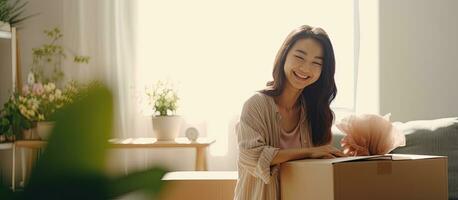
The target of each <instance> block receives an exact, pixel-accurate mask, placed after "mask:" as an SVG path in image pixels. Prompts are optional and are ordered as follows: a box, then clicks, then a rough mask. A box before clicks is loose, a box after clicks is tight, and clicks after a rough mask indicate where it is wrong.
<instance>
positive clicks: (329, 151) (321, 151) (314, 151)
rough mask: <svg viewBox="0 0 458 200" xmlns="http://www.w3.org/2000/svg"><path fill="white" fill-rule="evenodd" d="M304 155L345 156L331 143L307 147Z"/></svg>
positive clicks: (319, 156) (317, 156)
mask: <svg viewBox="0 0 458 200" xmlns="http://www.w3.org/2000/svg"><path fill="white" fill-rule="evenodd" d="M306 155H307V157H308V158H336V157H345V156H346V155H345V154H344V153H342V151H340V150H339V149H337V148H335V147H333V146H331V145H323V146H319V147H311V148H307V149H306Z"/></svg>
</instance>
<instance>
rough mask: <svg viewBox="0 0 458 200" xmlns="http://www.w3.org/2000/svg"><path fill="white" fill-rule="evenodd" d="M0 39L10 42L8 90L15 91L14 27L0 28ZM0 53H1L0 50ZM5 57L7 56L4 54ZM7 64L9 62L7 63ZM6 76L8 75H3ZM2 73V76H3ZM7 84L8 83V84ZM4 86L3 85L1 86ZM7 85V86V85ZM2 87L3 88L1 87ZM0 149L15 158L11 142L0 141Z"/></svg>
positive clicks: (16, 79)
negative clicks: (8, 152) (9, 80)
mask: <svg viewBox="0 0 458 200" xmlns="http://www.w3.org/2000/svg"><path fill="white" fill-rule="evenodd" d="M0 40H10V44H11V48H10V50H11V66H10V67H11V72H12V73H11V78H12V79H11V80H12V84H11V85H12V88H11V90H10V91H13V92H16V91H17V83H18V73H17V72H18V71H17V67H16V66H17V39H16V28H14V27H13V28H10V30H9V31H8V30H4V29H1V30H0ZM0 53H3V51H2V52H0ZM5 53H6V52H5ZM6 57H7V56H6ZM8 65H9V64H8ZM0 67H2V68H3V67H8V66H0ZM5 76H8V75H5ZM5 76H3V74H2V77H5ZM8 85H9V84H8ZM3 87H4V86H3ZM8 87H9V86H8ZM2 89H3V88H2ZM0 103H1V104H0V105H1V106H3V103H4V102H0ZM0 150H1V151H11V152H12V159H13V161H14V160H15V148H14V143H13V142H6V143H0ZM11 170H12V174H14V173H15V164H13V165H12V169H11ZM14 187H15V183H14V178H12V188H14Z"/></svg>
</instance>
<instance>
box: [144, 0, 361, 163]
mask: <svg viewBox="0 0 458 200" xmlns="http://www.w3.org/2000/svg"><path fill="white" fill-rule="evenodd" d="M354 4H355V2H354V1H353V0H341V1H331V0H325V1H312V0H285V1H262V0H252V1H245V0H231V1H214V0H194V1H185V0H181V1H180V0H170V1H150V0H139V2H138V16H137V17H138V23H139V24H138V27H139V30H138V31H137V33H138V35H137V41H139V42H138V44H137V46H138V49H137V56H138V58H137V60H138V65H139V70H138V71H137V72H136V73H137V74H136V77H137V81H138V83H136V85H137V86H141V85H147V84H151V83H154V82H155V81H156V80H159V79H171V80H172V81H175V82H178V83H179V95H180V98H181V101H180V110H179V112H180V113H181V114H183V115H185V116H187V117H188V118H191V119H200V120H205V121H206V124H207V133H208V134H207V135H208V136H211V137H214V138H216V140H217V144H216V145H213V147H212V149H210V153H211V154H212V155H225V154H226V153H227V142H226V141H227V139H225V138H227V134H228V132H229V130H230V127H229V121H230V120H231V119H233V118H234V116H237V115H239V114H240V111H241V107H242V105H243V102H244V101H245V100H246V99H247V98H248V97H249V96H251V95H252V94H253V92H254V91H257V90H260V89H262V88H263V87H264V86H265V83H266V82H267V81H269V80H271V79H272V75H271V73H272V68H273V61H274V58H275V55H276V53H277V50H278V49H279V48H280V45H281V44H282V42H283V40H284V39H285V38H286V36H287V34H288V33H289V32H290V31H291V30H293V29H294V28H296V27H298V26H300V25H303V24H308V25H311V26H319V27H322V28H323V29H325V30H326V31H327V33H328V34H329V36H330V38H331V41H332V43H333V45H334V51H335V55H336V76H335V78H336V84H337V86H338V95H337V98H336V99H335V101H334V102H333V104H332V107H333V108H336V109H339V108H345V109H349V110H353V109H354V105H353V104H354V92H355V91H354V70H355V68H354V65H355V59H354V57H355V56H354V55H355V53H354V49H355V48H354V41H355V40H354V38H355V33H354V30H355V29H354V27H355V23H354V21H355V20H354V17H355V15H354Z"/></svg>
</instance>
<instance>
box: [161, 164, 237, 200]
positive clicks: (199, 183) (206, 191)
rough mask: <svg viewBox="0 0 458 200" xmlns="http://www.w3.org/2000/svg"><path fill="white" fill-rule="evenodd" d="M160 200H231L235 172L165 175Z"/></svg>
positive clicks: (172, 173) (183, 172)
mask: <svg viewBox="0 0 458 200" xmlns="http://www.w3.org/2000/svg"><path fill="white" fill-rule="evenodd" d="M162 180H164V181H165V183H166V185H165V188H164V190H163V191H161V195H160V198H159V199H161V200H181V199H186V200H194V199H195V200H197V199H198V200H232V199H233V198H234V190H235V184H236V183H237V171H181V172H170V173H167V174H166V175H165V176H164V178H162Z"/></svg>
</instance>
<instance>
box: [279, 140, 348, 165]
mask: <svg viewBox="0 0 458 200" xmlns="http://www.w3.org/2000/svg"><path fill="white" fill-rule="evenodd" d="M344 156H345V155H344V154H343V153H342V152H341V151H340V150H338V149H337V148H335V147H333V146H331V145H324V146H319V147H311V148H299V149H282V150H279V151H278V153H277V155H276V156H275V157H274V159H273V160H272V162H271V163H270V165H277V164H281V163H284V162H287V161H291V160H299V159H304V158H335V157H344Z"/></svg>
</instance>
